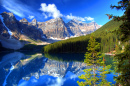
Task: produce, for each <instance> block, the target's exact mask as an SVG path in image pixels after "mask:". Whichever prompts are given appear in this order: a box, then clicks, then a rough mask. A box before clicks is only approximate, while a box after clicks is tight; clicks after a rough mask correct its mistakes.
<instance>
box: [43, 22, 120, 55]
mask: <svg viewBox="0 0 130 86" xmlns="http://www.w3.org/2000/svg"><path fill="white" fill-rule="evenodd" d="M121 24H122V22H116V21H113V20H111V21H109V22H108V23H106V24H105V25H104V26H102V27H101V28H99V29H98V30H96V31H95V32H94V35H95V38H96V40H97V41H98V42H100V43H101V52H110V51H112V50H114V46H115V44H116V38H117V35H116V34H115V33H112V32H113V31H114V30H116V29H118V28H119V26H120V25H121ZM89 38H90V34H88V35H86V36H80V37H76V38H70V39H67V40H63V41H59V42H55V43H53V44H49V45H47V46H45V47H43V49H42V52H44V53H65V52H71V53H75V52H86V51H87V49H86V47H87V45H88V40H89Z"/></svg>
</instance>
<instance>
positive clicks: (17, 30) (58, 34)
mask: <svg viewBox="0 0 130 86" xmlns="http://www.w3.org/2000/svg"><path fill="white" fill-rule="evenodd" d="M0 16H1V19H0V35H2V36H4V37H7V38H9V37H10V33H9V30H10V32H11V33H12V34H11V35H12V37H13V38H15V39H20V36H21V34H24V35H26V36H28V37H30V38H33V39H44V38H51V37H52V38H61V39H64V38H66V37H71V36H81V35H86V34H89V33H91V32H94V31H95V30H97V29H98V28H100V27H101V26H100V25H98V24H97V23H96V22H91V23H83V22H81V21H78V20H76V19H73V20H71V21H69V22H68V23H65V22H64V21H63V19H62V18H56V19H51V20H48V21H46V22H37V20H36V19H33V20H32V21H31V22H28V21H27V19H25V18H23V19H22V20H20V21H18V20H17V19H16V18H15V16H14V15H13V13H7V12H3V13H1V14H0ZM2 19H3V20H2ZM7 28H8V29H7Z"/></svg>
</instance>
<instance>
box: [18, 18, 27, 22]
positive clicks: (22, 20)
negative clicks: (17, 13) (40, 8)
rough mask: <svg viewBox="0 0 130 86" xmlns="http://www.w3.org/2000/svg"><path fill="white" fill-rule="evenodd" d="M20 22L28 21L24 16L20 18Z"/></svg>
mask: <svg viewBox="0 0 130 86" xmlns="http://www.w3.org/2000/svg"><path fill="white" fill-rule="evenodd" d="M20 22H28V21H27V19H25V18H23V19H21V20H20Z"/></svg>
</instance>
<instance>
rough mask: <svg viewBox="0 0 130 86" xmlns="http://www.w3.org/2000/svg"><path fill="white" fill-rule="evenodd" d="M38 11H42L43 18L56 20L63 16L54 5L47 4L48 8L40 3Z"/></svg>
mask: <svg viewBox="0 0 130 86" xmlns="http://www.w3.org/2000/svg"><path fill="white" fill-rule="evenodd" d="M40 10H41V11H43V15H44V16H45V18H47V17H53V18H58V17H62V16H63V15H62V14H61V13H60V11H59V10H58V9H57V7H56V6H55V4H48V6H47V5H46V3H41V8H40ZM45 13H46V14H47V15H46V14H45Z"/></svg>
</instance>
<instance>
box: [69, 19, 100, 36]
mask: <svg viewBox="0 0 130 86" xmlns="http://www.w3.org/2000/svg"><path fill="white" fill-rule="evenodd" d="M100 27H101V26H100V25H98V24H97V23H96V22H91V23H83V22H81V21H78V20H75V19H73V20H71V21H69V22H68V23H67V28H68V29H69V30H70V31H71V33H72V34H73V35H76V36H81V35H86V34H90V33H92V32H94V31H95V30H97V29H98V28H100Z"/></svg>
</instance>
